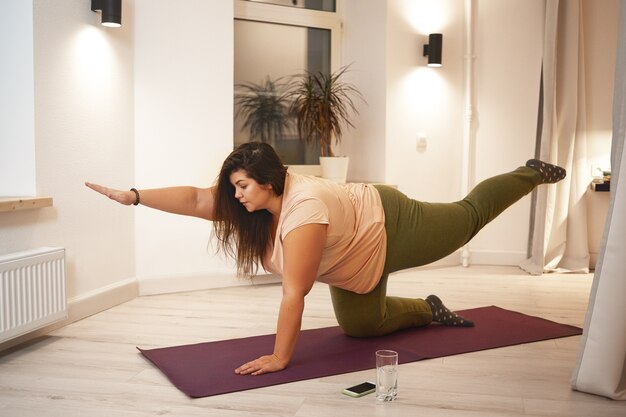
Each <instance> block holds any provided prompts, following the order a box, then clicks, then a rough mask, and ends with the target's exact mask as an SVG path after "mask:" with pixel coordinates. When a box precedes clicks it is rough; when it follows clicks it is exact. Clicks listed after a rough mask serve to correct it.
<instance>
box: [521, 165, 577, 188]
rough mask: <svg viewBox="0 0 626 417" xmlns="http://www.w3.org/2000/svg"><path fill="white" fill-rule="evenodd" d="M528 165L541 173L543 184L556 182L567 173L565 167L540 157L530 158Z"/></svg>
mask: <svg viewBox="0 0 626 417" xmlns="http://www.w3.org/2000/svg"><path fill="white" fill-rule="evenodd" d="M526 166H527V167H529V168H532V169H534V170H536V171H538V172H539V174H541V183H542V184H554V183H556V182H559V181H561V180H562V179H563V178H565V175H566V174H567V171H565V168H561V167H560V166H557V165H552V164H549V163H547V162H543V161H540V160H538V159H529V160H528V161H527V162H526Z"/></svg>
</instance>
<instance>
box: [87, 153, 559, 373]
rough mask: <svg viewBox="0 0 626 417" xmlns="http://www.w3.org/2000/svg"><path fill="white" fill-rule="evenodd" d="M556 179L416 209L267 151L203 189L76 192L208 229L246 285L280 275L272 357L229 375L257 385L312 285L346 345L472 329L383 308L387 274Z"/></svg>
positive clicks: (389, 303)
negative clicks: (326, 300) (298, 170)
mask: <svg viewBox="0 0 626 417" xmlns="http://www.w3.org/2000/svg"><path fill="white" fill-rule="evenodd" d="M564 177H565V170H564V169H563V168H560V167H557V166H554V165H550V164H547V163H543V162H541V161H538V160H530V161H528V162H527V163H526V166H525V167H520V168H518V169H516V170H515V171H513V172H510V173H508V174H503V175H499V176H496V177H493V178H489V179H487V180H485V181H483V182H481V183H480V184H478V185H477V186H476V187H475V188H474V190H472V191H471V192H470V194H469V195H468V196H467V197H465V198H464V199H463V200H461V201H458V202H455V203H425V202H419V201H416V200H412V199H409V198H408V197H407V196H405V195H404V194H402V193H401V192H399V191H397V190H396V189H394V188H391V187H388V186H384V185H368V184H336V183H333V182H330V181H326V180H323V179H319V178H315V177H309V176H303V175H297V174H292V173H287V168H286V167H285V166H284V165H283V164H282V162H281V160H280V158H279V157H278V155H277V154H276V152H275V151H274V149H273V148H272V147H271V146H270V145H268V144H265V143H258V142H256V143H246V144H243V145H241V146H239V147H238V148H237V149H235V150H234V151H233V152H232V153H231V154H230V155H229V156H228V158H226V160H225V161H224V164H223V166H222V169H221V171H220V174H219V177H218V180H217V185H216V186H213V187H210V188H205V189H200V188H195V187H172V188H160V189H150V190H141V191H138V190H136V189H134V188H132V189H131V190H130V191H120V190H115V189H111V188H107V187H103V186H100V185H97V184H91V183H86V185H87V186H88V187H89V188H91V189H93V190H95V191H97V192H99V193H101V194H103V195H106V196H107V197H109V198H110V199H112V200H115V201H117V202H119V203H121V204H125V205H130V204H134V205H138V204H143V205H145V206H148V207H152V208H155V209H158V210H163V211H167V212H170V213H175V214H183V215H188V216H195V217H200V218H203V219H207V220H211V221H213V222H214V228H215V232H216V236H217V238H218V240H219V246H220V248H221V249H222V250H224V251H225V252H226V253H229V254H231V255H232V256H234V257H235V259H236V260H237V267H238V272H239V273H240V274H243V275H253V274H254V273H256V270H257V266H258V265H262V266H263V268H264V269H265V270H266V271H269V272H272V273H277V274H280V275H281V276H282V288H283V295H282V301H281V304H280V310H279V314H278V324H277V330H276V341H275V345H274V351H273V352H272V353H271V354H268V355H265V356H261V357H260V358H257V359H254V360H252V361H250V362H248V363H245V364H243V365H241V366H240V367H239V368H237V369H236V370H235V372H236V373H238V374H252V375H260V374H263V373H267V372H276V371H280V370H282V369H284V368H285V367H286V366H287V365H288V363H289V360H290V359H291V356H292V354H293V352H294V349H295V346H296V342H297V339H298V335H299V332H300V326H301V321H302V313H303V311H304V298H305V296H306V295H307V294H308V293H309V291H310V290H311V287H312V286H313V283H314V282H315V281H316V280H317V281H321V282H325V283H328V284H329V288H330V292H331V298H332V302H333V307H334V310H335V315H336V317H337V321H338V322H339V325H340V326H341V327H342V329H343V330H344V332H345V333H346V334H348V335H350V336H355V337H370V336H379V335H384V334H388V333H391V332H394V331H396V330H399V329H404V328H407V327H419V326H426V325H428V324H430V323H431V322H433V321H434V322H438V323H441V324H443V325H449V326H473V323H472V322H471V321H469V320H466V319H464V318H463V317H460V316H458V315H456V314H455V313H453V312H452V311H450V310H448V309H447V308H446V307H445V306H444V305H443V303H442V302H441V300H439V298H438V297H436V296H434V295H430V296H428V297H427V298H426V299H424V300H423V299H411V298H400V297H387V296H386V287H387V278H388V275H389V274H390V273H392V272H394V271H398V270H401V269H405V268H411V267H416V266H420V265H425V264H428V263H431V262H433V261H435V260H437V259H440V258H443V257H444V256H446V255H448V254H450V253H452V252H454V251H455V250H457V249H458V248H460V247H462V246H463V245H464V244H465V243H467V242H468V241H469V240H470V239H471V238H472V237H473V236H475V235H476V233H478V231H479V230H480V229H481V228H482V227H483V226H484V225H486V224H487V223H489V222H490V221H491V220H493V219H494V218H495V217H496V216H497V215H498V214H500V213H501V212H502V211H503V210H505V209H506V208H507V207H509V206H510V205H511V204H513V203H514V202H516V201H517V200H519V199H520V198H522V197H523V196H525V195H526V194H528V193H529V192H530V191H532V190H533V189H534V188H535V187H536V186H538V185H540V184H544V183H555V182H557V181H560V180H561V179H563V178H564Z"/></svg>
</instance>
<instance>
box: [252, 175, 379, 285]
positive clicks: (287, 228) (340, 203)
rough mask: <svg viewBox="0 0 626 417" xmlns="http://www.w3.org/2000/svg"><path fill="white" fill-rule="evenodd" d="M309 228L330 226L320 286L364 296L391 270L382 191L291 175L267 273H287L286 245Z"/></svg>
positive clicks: (267, 260)
mask: <svg viewBox="0 0 626 417" xmlns="http://www.w3.org/2000/svg"><path fill="white" fill-rule="evenodd" d="M306 224H327V225H328V227H327V235H326V243H325V244H324V251H323V253H322V259H321V262H320V266H319V270H318V278H317V280H318V281H321V282H325V283H327V284H329V285H332V286H335V287H339V288H343V289H345V290H348V291H352V292H355V293H359V294H365V293H368V292H370V291H371V290H373V289H374V287H376V285H377V284H378V282H379V280H380V277H381V275H382V271H383V267H384V265H385V250H386V246H387V235H386V234H385V213H384V211H383V206H382V203H381V201H380V195H379V194H378V191H377V190H376V188H374V187H372V186H371V185H367V184H337V183H334V182H332V181H328V180H324V179H321V178H317V177H312V176H305V175H298V174H292V173H289V174H287V178H286V181H285V191H284V193H283V202H282V209H281V213H280V218H279V220H278V229H277V232H276V238H275V240H274V243H273V245H270V246H269V247H268V251H267V254H266V257H265V259H264V261H263V266H264V268H265V270H267V271H269V272H272V273H275V274H281V275H282V273H283V240H284V239H285V237H286V236H287V234H289V232H291V231H292V230H294V229H296V228H298V227H300V226H304V225H306Z"/></svg>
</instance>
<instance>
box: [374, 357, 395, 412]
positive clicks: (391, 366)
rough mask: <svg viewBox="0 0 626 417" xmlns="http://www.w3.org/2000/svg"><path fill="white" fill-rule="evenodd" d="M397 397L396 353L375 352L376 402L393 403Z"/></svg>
mask: <svg viewBox="0 0 626 417" xmlns="http://www.w3.org/2000/svg"><path fill="white" fill-rule="evenodd" d="M397 396H398V352H395V351H393V350H378V351H376V401H381V402H386V401H393V400H395V399H396V397H397Z"/></svg>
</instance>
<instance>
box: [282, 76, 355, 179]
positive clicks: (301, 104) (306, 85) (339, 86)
mask: <svg viewBox="0 0 626 417" xmlns="http://www.w3.org/2000/svg"><path fill="white" fill-rule="evenodd" d="M348 68H349V66H346V67H342V68H340V69H339V70H337V71H336V72H333V73H330V74H327V73H324V72H321V71H320V72H317V73H312V72H306V73H304V74H301V75H298V76H296V79H295V81H294V82H293V84H292V89H291V90H290V92H289V93H288V94H287V97H288V98H289V99H291V100H292V103H291V107H290V111H291V113H292V114H294V115H295V117H296V124H297V131H298V135H299V136H300V139H302V140H303V141H305V142H311V141H318V142H319V145H320V149H321V151H320V152H321V155H320V165H321V166H322V176H324V177H325V178H329V179H332V180H335V181H337V182H345V177H346V174H347V170H348V162H349V160H348V157H335V155H334V152H333V143H335V144H338V143H339V142H340V140H341V136H342V135H343V132H344V129H345V128H346V127H354V124H353V123H352V121H351V117H352V116H353V115H357V114H358V110H357V108H356V105H355V101H354V100H355V99H359V100H363V101H364V99H363V96H362V95H361V93H360V92H359V90H358V89H357V88H356V87H355V86H354V85H352V84H350V83H348V82H346V81H344V80H343V77H344V75H345V73H346V71H347V70H348ZM337 163H338V164H340V165H341V166H340V167H339V168H338V170H339V171H338V173H333V172H332V171H331V170H332V169H333V168H332V165H334V164H337Z"/></svg>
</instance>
